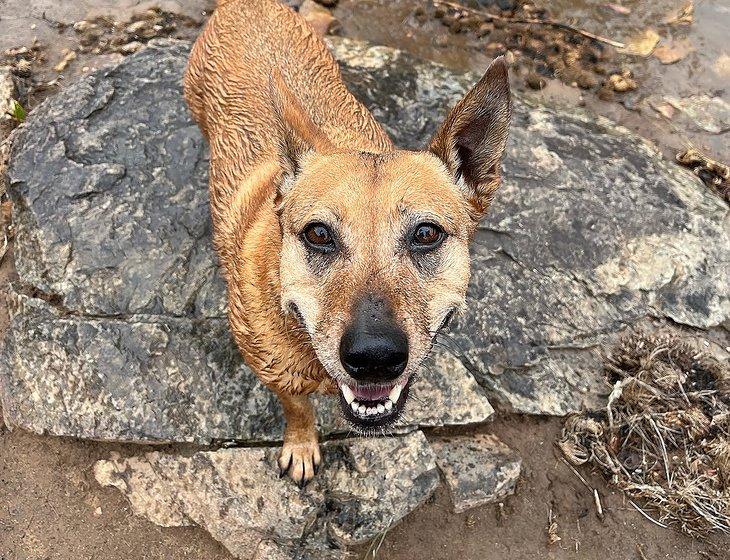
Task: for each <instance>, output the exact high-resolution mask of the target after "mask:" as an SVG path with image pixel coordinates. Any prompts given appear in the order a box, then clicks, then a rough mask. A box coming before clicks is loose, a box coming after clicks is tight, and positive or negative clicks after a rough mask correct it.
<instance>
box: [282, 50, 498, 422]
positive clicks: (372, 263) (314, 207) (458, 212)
mask: <svg viewBox="0 0 730 560" xmlns="http://www.w3.org/2000/svg"><path fill="white" fill-rule="evenodd" d="M272 84H273V85H272V89H273V90H275V91H274V92H273V97H274V99H275V101H274V104H275V109H276V113H277V115H278V120H279V124H280V127H279V130H278V132H277V136H278V146H279V153H280V161H281V168H282V174H281V178H280V180H279V183H278V189H279V191H278V196H277V209H278V212H279V217H280V225H281V232H282V251H281V269H280V279H281V288H282V306H283V309H284V311H285V312H286V313H289V314H291V315H292V316H293V317H294V318H295V321H296V322H297V323H298V324H299V326H298V328H302V329H306V331H307V333H308V334H309V337H310V338H311V343H312V346H313V348H314V350H315V352H316V355H317V357H318V359H319V360H320V362H321V363H322V365H323V367H324V369H325V370H326V371H327V372H328V374H329V375H330V376H331V377H332V378H333V379H334V380H335V381H336V382H337V384H338V386H339V388H340V403H341V405H342V408H343V411H344V414H345V417H346V418H347V419H348V420H349V421H350V423H351V424H352V425H353V426H354V427H355V428H356V429H358V430H360V431H362V432H366V433H367V432H371V431H374V430H375V429H379V428H381V427H383V426H387V425H389V424H391V423H392V422H394V421H395V420H396V419H397V418H398V417H399V415H400V414H401V413H402V411H403V407H404V405H405V403H406V400H407V398H408V388H409V384H410V382H411V380H412V379H413V376H414V374H415V373H416V372H417V370H418V368H419V365H420V364H421V362H422V360H423V359H424V358H425V357H426V355H427V354H428V352H429V351H430V349H431V346H432V344H433V341H434V337H435V336H436V334H437V333H438V332H439V330H440V329H442V328H443V327H444V326H445V325H446V323H447V322H448V321H449V319H450V318H451V316H452V315H453V314H454V312H455V311H457V310H458V309H459V308H460V307H461V306H463V304H464V297H465V293H466V289H467V283H468V280H469V250H468V243H469V241H470V239H471V237H472V235H473V233H474V230H475V228H476V226H477V223H478V221H479V219H480V218H481V216H482V215H483V214H484V212H485V211H486V209H487V207H488V206H489V203H490V201H491V198H492V195H493V193H494V191H495V189H496V188H497V187H498V185H499V169H500V161H501V158H502V153H503V151H504V147H505V143H506V140H507V130H508V127H509V120H510V113H511V102H510V92H509V82H508V77H507V66H506V64H505V62H504V61H503V60H502V59H497V60H496V61H495V62H494V63H493V64H492V65H491V66H490V67H489V69H488V70H487V72H486V73H485V75H484V76H483V77H482V79H481V80H480V81H479V82H478V83H477V84H476V85H475V86H474V88H473V89H472V90H471V91H469V93H468V94H467V95H466V96H465V97H464V98H463V99H462V100H461V101H460V102H459V103H458V104H457V105H456V106H455V107H454V109H452V111H451V112H450V114H449V115H448V116H447V118H446V120H445V122H444V123H443V124H442V126H441V127H440V129H439V130H438V131H437V132H436V134H435V135H434V136H433V138H432V139H431V142H430V145H429V147H428V149H427V150H425V151H422V152H411V151H402V150H395V151H391V152H385V153H366V152H355V151H347V150H340V149H337V148H335V147H334V146H332V144H331V143H330V142H329V140H328V139H327V138H326V136H325V135H324V134H323V133H322V132H321V131H320V130H319V129H318V128H317V127H316V125H315V124H314V123H313V122H312V121H311V119H309V117H308V116H307V115H306V111H304V110H303V109H302V107H301V106H300V105H299V103H298V102H297V101H296V99H295V98H294V97H293V96H292V95H291V94H290V93H289V92H288V91H287V90H286V87H285V85H284V84H283V83H281V80H280V79H274V80H272Z"/></svg>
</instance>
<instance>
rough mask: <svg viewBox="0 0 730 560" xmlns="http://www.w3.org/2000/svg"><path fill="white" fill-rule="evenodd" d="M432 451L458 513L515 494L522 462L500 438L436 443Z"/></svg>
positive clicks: (445, 439) (454, 439) (489, 437)
mask: <svg viewBox="0 0 730 560" xmlns="http://www.w3.org/2000/svg"><path fill="white" fill-rule="evenodd" d="M431 447H432V448H433V450H434V452H435V453H436V464H437V465H438V466H439V469H441V472H442V473H443V475H444V480H446V484H447V485H448V487H449V493H450V495H451V501H452V505H453V509H454V512H455V513H463V512H465V511H467V510H470V509H472V508H475V507H479V506H482V505H485V504H491V503H495V502H499V501H500V500H503V499H504V498H506V497H507V496H510V495H512V494H513V493H514V491H515V485H516V484H517V479H518V478H519V477H520V469H521V465H522V460H521V459H520V457H519V456H518V455H517V454H516V453H515V452H514V451H513V450H512V449H510V448H509V447H508V446H507V445H505V444H504V443H502V441H500V439H499V438H497V437H496V436H493V435H483V434H477V435H474V436H457V437H452V438H443V439H434V440H433V441H431Z"/></svg>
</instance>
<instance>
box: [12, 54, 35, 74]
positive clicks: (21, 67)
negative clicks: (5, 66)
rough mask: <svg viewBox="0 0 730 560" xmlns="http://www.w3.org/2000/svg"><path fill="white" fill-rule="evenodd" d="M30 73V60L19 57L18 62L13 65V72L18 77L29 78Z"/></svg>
mask: <svg viewBox="0 0 730 560" xmlns="http://www.w3.org/2000/svg"><path fill="white" fill-rule="evenodd" d="M31 73H32V69H31V64H30V60H26V59H24V58H21V59H20V60H19V61H18V62H16V63H15V66H13V74H15V75H16V76H18V77H20V78H29V77H30V75H31Z"/></svg>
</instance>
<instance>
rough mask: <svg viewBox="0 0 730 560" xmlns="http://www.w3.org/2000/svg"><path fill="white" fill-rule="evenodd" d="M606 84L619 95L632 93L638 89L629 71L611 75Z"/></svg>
mask: <svg viewBox="0 0 730 560" xmlns="http://www.w3.org/2000/svg"><path fill="white" fill-rule="evenodd" d="M606 83H607V84H608V86H609V87H610V88H611V89H612V90H613V91H616V92H618V93H624V92H627V91H632V90H635V89H636V88H637V87H638V86H637V84H636V81H635V80H634V79H633V78H632V77H631V72H630V71H629V70H624V71H623V72H622V73H621V74H611V75H610V76H609V77H608V81H607V82H606Z"/></svg>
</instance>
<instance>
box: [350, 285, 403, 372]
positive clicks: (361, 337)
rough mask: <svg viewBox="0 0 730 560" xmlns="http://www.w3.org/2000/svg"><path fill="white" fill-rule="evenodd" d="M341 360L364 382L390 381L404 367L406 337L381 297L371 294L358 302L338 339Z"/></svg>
mask: <svg viewBox="0 0 730 560" xmlns="http://www.w3.org/2000/svg"><path fill="white" fill-rule="evenodd" d="M340 361H341V362H342V366H343V367H344V368H345V371H346V372H347V373H349V374H350V375H351V376H352V377H353V378H354V379H356V380H358V381H360V382H363V383H378V382H383V381H391V380H393V379H395V378H397V377H398V376H399V375H400V374H401V373H403V370H404V369H406V364H407V363H408V337H407V336H406V333H404V332H403V330H402V329H401V328H400V327H399V326H398V324H397V323H396V322H395V320H394V319H393V316H392V313H391V312H390V310H389V309H388V306H387V304H386V303H385V302H384V301H383V300H381V299H377V298H374V297H372V296H370V297H367V298H365V299H364V300H363V301H362V302H361V303H360V305H358V306H357V309H356V310H355V314H354V317H353V322H352V323H351V325H350V326H349V327H348V328H347V329H346V330H345V333H344V334H343V336H342V340H341V341H340Z"/></svg>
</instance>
